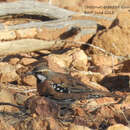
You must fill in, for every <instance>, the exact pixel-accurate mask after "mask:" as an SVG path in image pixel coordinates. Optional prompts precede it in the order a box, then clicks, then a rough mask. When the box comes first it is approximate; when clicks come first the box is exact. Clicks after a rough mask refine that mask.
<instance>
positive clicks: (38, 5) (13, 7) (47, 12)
mask: <svg viewBox="0 0 130 130" xmlns="http://www.w3.org/2000/svg"><path fill="white" fill-rule="evenodd" d="M10 14H31V15H40V16H47V17H50V18H57V19H60V18H67V17H69V16H71V15H73V14H75V12H72V11H68V10H65V9H62V8H58V7H56V6H52V5H50V4H48V3H43V2H38V1H32V0H30V1H29V0H24V1H23V0H22V1H18V2H9V3H7V2H6V3H0V16H5V15H10Z"/></svg>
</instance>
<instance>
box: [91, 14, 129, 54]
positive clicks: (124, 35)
mask: <svg viewBox="0 0 130 130" xmlns="http://www.w3.org/2000/svg"><path fill="white" fill-rule="evenodd" d="M126 19H127V20H126ZM129 27H130V14H129V13H126V14H125V15H124V13H122V14H119V15H118V17H117V18H116V19H115V20H114V21H113V23H112V24H111V26H110V27H109V29H105V30H103V31H99V32H98V33H97V34H96V36H95V37H94V38H93V41H92V44H93V45H94V46H96V47H99V48H101V49H104V50H105V51H106V53H107V52H109V53H112V54H114V55H116V56H127V55H130V44H129V41H130V30H129ZM90 50H91V51H92V52H93V53H94V54H100V53H104V52H102V51H101V50H99V49H97V48H94V47H90Z"/></svg>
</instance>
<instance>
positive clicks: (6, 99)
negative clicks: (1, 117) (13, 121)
mask: <svg viewBox="0 0 130 130" xmlns="http://www.w3.org/2000/svg"><path fill="white" fill-rule="evenodd" d="M0 102H1V103H10V104H16V102H15V99H14V92H13V91H11V90H10V89H2V90H1V91H0ZM17 110H18V109H17V108H16V107H13V106H11V105H1V106H0V111H6V112H16V111H17Z"/></svg>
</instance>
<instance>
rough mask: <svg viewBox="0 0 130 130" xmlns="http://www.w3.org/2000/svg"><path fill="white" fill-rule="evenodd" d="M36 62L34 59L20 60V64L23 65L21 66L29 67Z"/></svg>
mask: <svg viewBox="0 0 130 130" xmlns="http://www.w3.org/2000/svg"><path fill="white" fill-rule="evenodd" d="M36 61H37V60H36V59H34V58H22V59H21V63H22V64H23V65H29V64H32V63H34V62H36Z"/></svg>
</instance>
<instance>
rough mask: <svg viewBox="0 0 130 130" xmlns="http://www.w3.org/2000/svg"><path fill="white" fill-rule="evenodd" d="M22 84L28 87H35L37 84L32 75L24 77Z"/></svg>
mask: <svg viewBox="0 0 130 130" xmlns="http://www.w3.org/2000/svg"><path fill="white" fill-rule="evenodd" d="M23 82H24V83H25V84H27V85H29V86H36V84H37V80H36V78H35V76H33V75H28V76H26V77H24V79H23Z"/></svg>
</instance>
